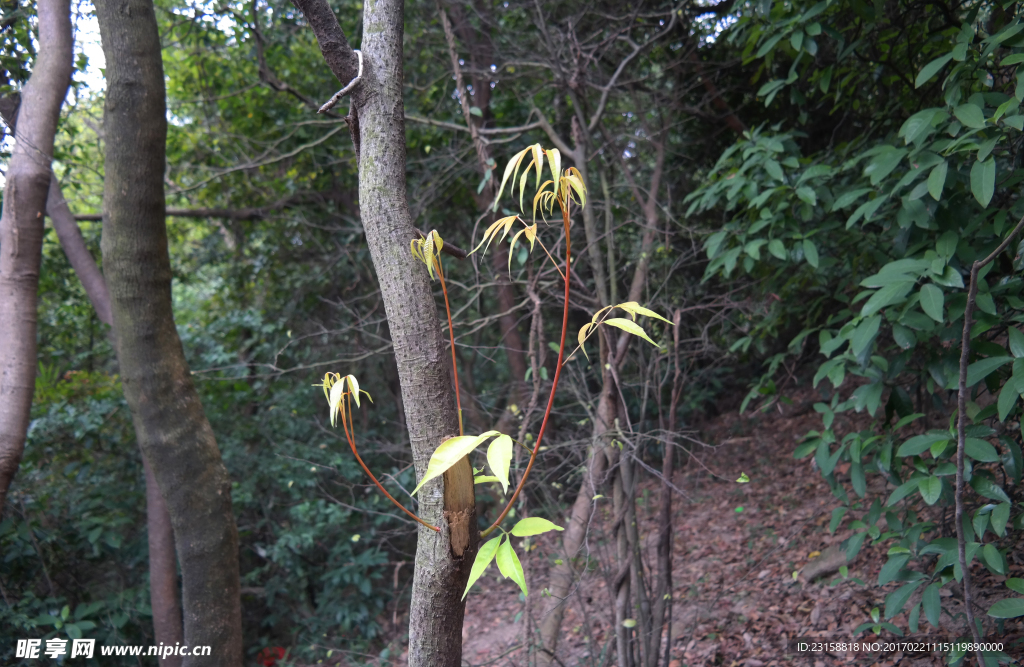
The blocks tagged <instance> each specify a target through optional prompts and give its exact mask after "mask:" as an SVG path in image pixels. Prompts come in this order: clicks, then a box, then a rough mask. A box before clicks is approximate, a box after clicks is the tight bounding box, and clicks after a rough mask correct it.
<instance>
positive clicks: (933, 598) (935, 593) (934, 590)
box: [921, 581, 942, 628]
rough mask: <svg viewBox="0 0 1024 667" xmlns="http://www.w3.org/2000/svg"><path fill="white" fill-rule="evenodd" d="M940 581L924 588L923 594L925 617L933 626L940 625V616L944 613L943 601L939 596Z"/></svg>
mask: <svg viewBox="0 0 1024 667" xmlns="http://www.w3.org/2000/svg"><path fill="white" fill-rule="evenodd" d="M939 587H940V584H939V582H937V581H936V582H935V583H932V584H929V586H928V588H926V589H924V595H922V596H921V602H922V605H923V607H924V615H925V618H927V619H928V622H929V623H931V624H932V627H934V628H937V627H939V616H940V615H941V613H942V602H941V600H940V598H939Z"/></svg>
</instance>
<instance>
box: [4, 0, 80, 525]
mask: <svg viewBox="0 0 1024 667" xmlns="http://www.w3.org/2000/svg"><path fill="white" fill-rule="evenodd" d="M38 14H39V56H38V58H36V63H35V66H34V67H33V70H32V76H31V78H30V79H29V81H28V83H27V84H26V85H25V88H24V90H23V91H22V95H21V98H22V102H21V104H22V107H21V108H22V109H23V110H24V112H25V113H24V114H23V115H24V119H23V121H22V122H21V124H20V126H19V127H18V128H17V131H16V133H15V140H14V150H13V153H12V155H11V160H10V163H9V165H8V169H7V174H6V178H7V184H6V186H5V188H4V203H3V215H2V216H0V510H2V509H3V506H4V503H5V501H6V499H7V489H8V488H10V485H11V481H12V480H13V479H14V475H15V474H16V473H17V471H18V465H19V464H20V463H21V455H22V453H23V452H24V451H25V436H26V434H27V433H28V424H29V416H30V410H31V408H32V395H33V393H34V391H35V379H36V363H37V362H36V322H37V313H36V309H37V294H38V291H39V267H40V264H41V261H42V247H43V213H44V212H45V211H46V193H47V191H48V190H49V188H50V161H51V160H52V159H53V141H54V135H55V134H56V133H57V120H58V118H59V116H60V107H61V104H62V103H63V102H64V97H65V96H66V95H67V90H68V85H69V84H70V83H71V70H72V64H71V63H72V41H71V14H70V5H69V2H68V0H40V1H39V4H38Z"/></svg>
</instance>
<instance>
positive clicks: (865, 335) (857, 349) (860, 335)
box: [850, 315, 882, 356]
mask: <svg viewBox="0 0 1024 667" xmlns="http://www.w3.org/2000/svg"><path fill="white" fill-rule="evenodd" d="M881 323H882V318H881V316H880V315H872V316H871V317H868V318H867V319H865V320H863V321H861V323H860V324H859V325H857V328H856V329H854V331H853V336H851V338H850V352H852V353H853V355H854V356H857V355H859V354H860V353H861V352H863V351H864V350H865V349H866V348H867V346H868V345H869V344H870V343H871V341H872V340H874V338H875V334H877V333H878V327H879V326H880V325H881Z"/></svg>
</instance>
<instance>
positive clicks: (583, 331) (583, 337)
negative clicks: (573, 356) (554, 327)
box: [576, 322, 594, 361]
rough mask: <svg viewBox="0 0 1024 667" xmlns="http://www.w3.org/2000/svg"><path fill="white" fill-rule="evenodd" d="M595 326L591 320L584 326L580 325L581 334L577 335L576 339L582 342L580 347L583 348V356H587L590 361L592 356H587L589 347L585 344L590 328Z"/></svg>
mask: <svg viewBox="0 0 1024 667" xmlns="http://www.w3.org/2000/svg"><path fill="white" fill-rule="evenodd" d="M593 326H594V325H593V324H592V323H591V322H587V323H586V324H584V325H583V326H582V327H580V334H579V336H577V337H576V339H577V340H578V341H579V343H580V349H581V350H583V356H584V357H587V361H590V357H589V356H587V348H586V346H585V345H584V343H586V342H587V334H588V333H589V332H590V329H591V327H593Z"/></svg>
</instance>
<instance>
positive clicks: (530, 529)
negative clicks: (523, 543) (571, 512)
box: [512, 516, 565, 537]
mask: <svg viewBox="0 0 1024 667" xmlns="http://www.w3.org/2000/svg"><path fill="white" fill-rule="evenodd" d="M552 530H565V529H564V528H562V527H561V526H556V525H555V524H553V523H551V522H550V521H548V520H547V519H542V518H540V517H536V516H531V517H527V518H525V519H523V520H521V521H520V522H519V523H517V524H516V525H515V526H513V527H512V534H513V535H515V536H516V537H529V536H530V535H541V534H543V533H546V532H548V531H552Z"/></svg>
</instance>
